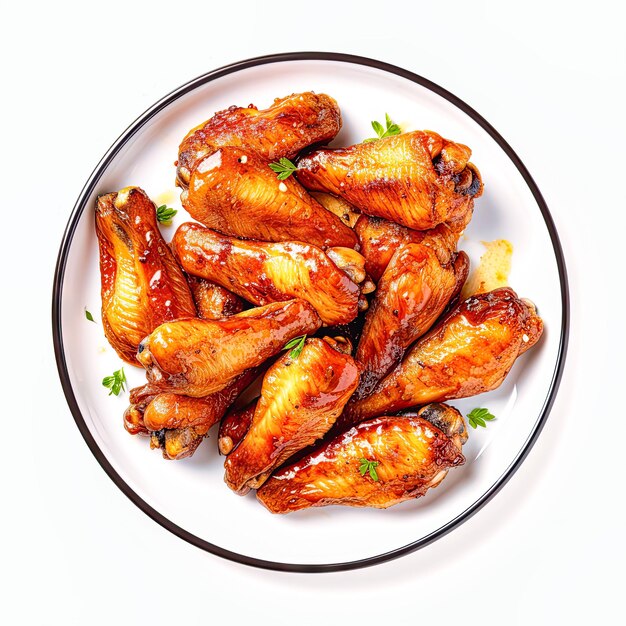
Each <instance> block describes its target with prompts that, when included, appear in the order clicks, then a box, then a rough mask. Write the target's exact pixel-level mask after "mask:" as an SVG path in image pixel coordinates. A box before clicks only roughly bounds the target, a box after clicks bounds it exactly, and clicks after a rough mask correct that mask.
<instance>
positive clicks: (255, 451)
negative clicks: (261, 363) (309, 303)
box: [224, 338, 359, 494]
mask: <svg viewBox="0 0 626 626" xmlns="http://www.w3.org/2000/svg"><path fill="white" fill-rule="evenodd" d="M358 380H359V369H358V366H357V365H356V363H355V362H354V360H353V359H352V358H351V357H350V356H349V355H347V354H345V353H343V352H340V351H338V350H336V349H335V348H334V347H332V346H331V345H330V344H329V343H327V342H326V341H324V340H323V339H317V338H312V339H307V340H306V342H305V344H304V347H303V348H302V351H301V352H300V353H299V354H297V355H294V354H293V353H292V352H288V353H287V354H285V355H283V356H282V357H281V358H280V359H278V360H277V361H276V363H275V364H274V365H272V366H271V367H270V368H269V370H268V371H267V373H266V375H265V378H264V379H263V386H262V389H261V397H260V398H259V401H258V403H257V405H256V409H255V411H254V416H253V418H252V423H251V424H250V429H249V430H248V432H247V434H246V436H245V437H244V439H243V440H242V441H241V443H240V444H239V445H238V446H237V447H236V448H235V449H234V451H233V452H231V453H230V454H229V455H228V457H227V458H226V462H225V464H224V467H225V469H226V473H225V481H226V483H227V484H228V486H229V487H230V488H231V489H232V490H233V491H236V492H237V493H239V494H245V493H246V492H247V491H248V490H249V489H251V488H253V489H256V488H258V487H259V486H260V485H262V484H263V482H265V480H266V479H267V477H268V476H269V474H270V472H271V471H272V470H273V469H275V468H276V467H278V466H279V465H281V464H282V463H283V462H284V461H286V460H287V459H288V458H289V457H290V456H292V455H293V454H294V453H295V452H298V451H299V450H302V449H303V448H305V447H306V446H308V445H310V444H312V443H313V442H314V441H316V440H317V439H319V438H320V437H322V436H323V435H324V434H326V432H328V430H329V429H330V427H331V426H332V425H333V423H334V422H335V419H336V418H337V416H338V415H339V414H340V413H341V411H342V410H343V407H344V406H345V404H346V402H347V401H348V399H349V398H350V396H351V395H352V392H353V391H354V390H355V388H356V386H357V384H358Z"/></svg>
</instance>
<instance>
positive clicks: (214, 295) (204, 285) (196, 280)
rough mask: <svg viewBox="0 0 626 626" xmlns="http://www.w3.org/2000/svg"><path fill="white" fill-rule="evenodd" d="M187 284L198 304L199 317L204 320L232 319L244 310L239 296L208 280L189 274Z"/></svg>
mask: <svg viewBox="0 0 626 626" xmlns="http://www.w3.org/2000/svg"><path fill="white" fill-rule="evenodd" d="M187 283H188V284H189V287H190V289H191V293H192V294H193V299H194V302H195V303H196V309H197V310H198V317H200V318H201V319H203V320H217V319H219V318H220V317H230V316H231V315H236V314H237V313H241V312H242V311H243V309H244V302H243V300H242V299H241V298H240V297H239V296H237V295H235V294H234V293H233V292H232V291H229V290H228V289H225V288H224V287H222V286H221V285H217V284H215V283H213V282H211V281H210V280H207V279H206V278H200V277H199V276H191V275H189V274H188V275H187Z"/></svg>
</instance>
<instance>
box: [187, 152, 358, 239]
mask: <svg viewBox="0 0 626 626" xmlns="http://www.w3.org/2000/svg"><path fill="white" fill-rule="evenodd" d="M181 201H182V203H183V207H185V209H186V210H187V211H188V212H189V214H190V215H191V217H193V218H194V219H196V220H198V221H199V222H201V223H202V224H204V225H205V226H207V227H208V228H211V229H213V230H217V231H219V232H221V233H223V234H225V235H231V236H233V237H243V238H245V239H260V240H263V241H303V242H307V243H310V244H313V245H315V246H319V247H326V246H344V247H347V248H354V246H355V245H356V235H355V234H354V231H352V229H350V228H348V227H347V226H345V225H344V224H343V223H342V222H341V220H340V219H339V218H338V217H337V216H336V215H333V214H332V213H331V212H330V211H327V210H326V209H325V208H324V207H323V206H322V205H321V204H319V203H318V202H317V201H316V200H314V199H313V198H312V197H311V196H310V195H309V194H308V193H307V192H306V191H305V190H304V189H303V188H302V187H301V186H300V184H299V183H298V181H296V180H295V178H294V177H293V176H290V177H289V178H287V179H286V180H283V181H281V180H278V178H277V176H276V173H275V172H273V171H272V170H271V169H270V167H269V165H268V163H267V162H266V161H264V160H262V159H261V158H260V157H258V156H257V155H256V154H255V153H254V152H250V151H246V150H244V149H243V148H236V147H231V146H225V147H223V148H220V149H219V150H217V151H216V152H214V153H212V154H211V155H209V156H207V157H205V158H204V159H203V160H202V161H200V163H198V166H197V167H196V168H195V169H194V170H193V172H192V174H191V178H190V181H189V189H188V190H185V191H183V193H182V194H181Z"/></svg>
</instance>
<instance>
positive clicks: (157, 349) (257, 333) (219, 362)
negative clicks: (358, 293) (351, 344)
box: [137, 300, 321, 398]
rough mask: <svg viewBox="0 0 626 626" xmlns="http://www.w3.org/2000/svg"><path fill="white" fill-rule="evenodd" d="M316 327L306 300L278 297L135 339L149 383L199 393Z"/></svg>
mask: <svg viewBox="0 0 626 626" xmlns="http://www.w3.org/2000/svg"><path fill="white" fill-rule="evenodd" d="M320 326H321V320H320V318H319V317H318V315H317V313H316V312H315V310H314V309H313V307H311V305H310V304H308V302H305V301H304V300H291V301H289V302H277V303H273V304H268V305H267V306H264V307H259V308H255V309H250V310H248V311H244V312H243V313H238V314H237V315H233V316H231V317H226V318H223V319H220V320H201V319H188V320H180V321H177V322H168V323H166V324H162V325H161V326H159V327H158V328H156V329H155V330H154V331H153V332H152V333H151V334H150V335H148V336H147V337H146V338H145V339H144V340H143V341H142V342H141V343H140V344H139V348H138V351H137V352H138V354H137V359H138V360H139V362H140V363H141V365H143V366H144V368H145V369H146V371H147V378H148V381H149V382H150V383H151V385H152V386H153V387H155V388H158V389H159V390H160V391H161V392H165V391H171V392H173V393H179V394H184V395H188V396H193V397H196V398H197V397H202V396H207V395H209V394H212V393H215V392H217V391H220V390H222V389H224V387H226V385H228V383H230V382H231V381H232V380H233V379H234V378H235V377H237V376H239V374H241V373H242V372H243V371H244V370H246V369H248V368H251V367H256V366H257V365H260V364H261V363H263V362H264V361H265V360H267V359H268V358H270V357H271V356H273V355H275V354H278V353H279V352H280V351H281V350H282V349H283V347H284V346H285V344H286V343H287V342H289V341H290V340H291V339H294V338H295V337H298V336H300V335H306V334H311V333H314V332H315V331H316V330H318V328H319V327H320Z"/></svg>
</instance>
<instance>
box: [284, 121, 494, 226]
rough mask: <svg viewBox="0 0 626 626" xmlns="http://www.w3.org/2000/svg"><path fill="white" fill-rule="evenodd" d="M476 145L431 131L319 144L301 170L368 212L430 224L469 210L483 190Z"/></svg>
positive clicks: (311, 184)
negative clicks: (340, 144)
mask: <svg viewBox="0 0 626 626" xmlns="http://www.w3.org/2000/svg"><path fill="white" fill-rule="evenodd" d="M470 155H471V150H470V149H469V148H468V147H467V146H464V145H462V144H457V143H454V142H452V141H449V140H447V139H444V138H442V137H441V136H439V135H438V134H437V133H433V132H431V131H413V132H409V133H404V134H402V135H395V136H392V137H386V138H384V139H379V140H377V141H372V142H366V143H360V144H356V145H354V146H350V147H349V148H336V149H330V148H324V149H321V150H316V151H314V152H312V153H310V154H308V155H306V156H304V157H303V158H301V159H300V160H299V161H298V169H297V171H296V176H297V178H298V180H299V181H300V182H301V183H302V184H303V185H304V186H305V187H306V188H307V189H310V190H313V191H327V192H330V193H332V194H335V195H337V196H340V197H341V198H344V199H345V200H347V201H348V202H349V203H351V204H353V205H354V206H355V207H357V208H358V209H359V210H360V211H361V212H363V213H367V214H368V215H376V216H378V217H383V218H385V219H388V220H391V221H393V222H397V223H398V224H402V225H403V226H406V227H408V228H414V229H416V230H426V229H428V228H433V227H435V226H437V225H438V224H441V223H442V222H447V221H449V220H454V219H456V218H457V217H459V216H461V215H464V214H465V213H466V212H467V211H468V209H469V208H470V207H471V206H472V205H473V201H474V200H473V199H474V198H475V197H478V196H479V195H480V194H481V193H482V182H481V179H480V174H479V172H478V170H477V169H476V167H475V166H474V165H473V164H471V163H470V162H469V158H470Z"/></svg>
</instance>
